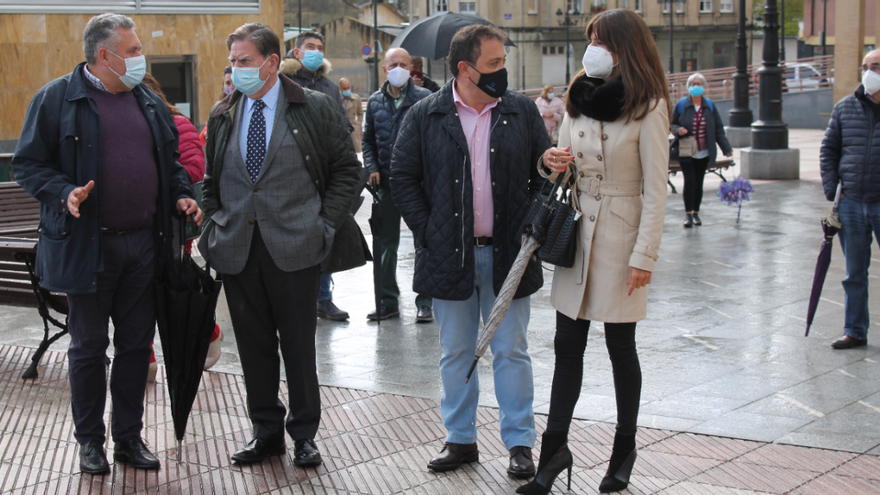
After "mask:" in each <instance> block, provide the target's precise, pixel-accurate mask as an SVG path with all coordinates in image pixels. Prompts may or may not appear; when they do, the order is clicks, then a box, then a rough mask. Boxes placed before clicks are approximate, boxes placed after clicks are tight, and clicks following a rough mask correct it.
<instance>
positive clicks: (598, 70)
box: [581, 45, 617, 79]
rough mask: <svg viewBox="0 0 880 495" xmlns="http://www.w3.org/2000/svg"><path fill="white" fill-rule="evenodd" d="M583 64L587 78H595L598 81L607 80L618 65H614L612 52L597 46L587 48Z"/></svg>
mask: <svg viewBox="0 0 880 495" xmlns="http://www.w3.org/2000/svg"><path fill="white" fill-rule="evenodd" d="M581 63H582V64H584V70H585V71H587V76H588V77H595V78H597V79H605V78H606V77H608V76H610V75H611V72H612V71H614V67H615V66H616V65H617V64H615V63H614V57H612V56H611V52H609V51H608V50H606V49H604V48H601V47H598V46H595V45H590V46H588V47H587V51H586V52H584V58H583V60H581Z"/></svg>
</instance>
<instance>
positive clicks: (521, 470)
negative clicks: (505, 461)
mask: <svg viewBox="0 0 880 495" xmlns="http://www.w3.org/2000/svg"><path fill="white" fill-rule="evenodd" d="M507 474H509V475H511V476H513V477H514V478H518V479H526V478H531V477H532V476H534V475H535V463H534V461H532V449H530V448H528V447H522V446H519V447H514V448H512V449H510V465H509V466H508V467H507Z"/></svg>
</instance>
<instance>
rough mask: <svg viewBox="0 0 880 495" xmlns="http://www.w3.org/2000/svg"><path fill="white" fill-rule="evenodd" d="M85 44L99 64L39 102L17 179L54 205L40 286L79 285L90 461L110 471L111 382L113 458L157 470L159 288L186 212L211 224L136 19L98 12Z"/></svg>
mask: <svg viewBox="0 0 880 495" xmlns="http://www.w3.org/2000/svg"><path fill="white" fill-rule="evenodd" d="M83 51H84V55H85V62H82V63H80V64H79V65H77V66H76V68H75V69H74V70H73V72H71V73H69V74H67V75H64V76H62V77H60V78H58V79H55V80H54V81H52V82H50V83H48V84H46V85H45V86H43V87H42V88H41V89H40V90H39V91H38V92H37V94H36V95H35V96H34V98H33V100H31V104H30V106H29V107H28V110H27V115H26V117H25V121H24V126H23V127H22V131H21V137H20V138H19V140H18V144H17V147H16V150H15V154H14V155H13V158H12V166H13V168H14V170H15V179H16V181H17V182H18V183H19V184H20V185H21V187H22V188H23V189H24V190H25V191H27V192H28V193H29V194H31V195H33V196H34V197H35V198H37V200H39V201H40V249H39V250H38V251H37V260H36V268H35V272H36V276H37V277H38V278H39V279H40V286H41V287H43V288H45V289H46V290H49V291H52V292H61V293H64V294H67V302H68V306H69V314H68V331H69V332H70V346H69V348H68V350H67V360H68V373H69V375H70V409H71V413H72V416H73V425H74V431H73V436H74V438H76V441H77V443H78V444H79V446H80V447H79V465H80V469H81V470H82V471H83V472H84V473H89V474H103V473H107V472H109V471H110V464H109V463H108V462H107V455H106V453H105V452H104V442H105V440H106V426H105V424H104V408H105V403H106V399H107V382H108V378H109V382H110V399H111V401H112V408H113V414H112V420H111V422H110V428H111V433H112V435H113V441H114V447H113V459H114V460H115V461H116V462H124V463H127V464H128V465H129V466H131V467H132V468H135V469H151V470H157V469H159V467H160V466H161V463H160V462H159V459H157V458H156V456H155V455H153V454H152V453H151V452H150V451H149V449H147V446H146V444H145V443H144V440H143V439H142V438H141V432H142V431H143V427H144V422H143V416H144V393H145V391H146V386H147V371H148V369H149V364H150V342H152V341H153V337H154V335H155V329H156V304H155V303H156V301H155V295H154V294H155V293H154V287H153V285H154V282H155V278H156V274H157V273H161V272H162V271H163V270H164V269H165V263H167V262H168V261H169V260H170V259H171V256H172V251H173V248H172V246H171V243H172V241H171V239H172V231H173V229H172V226H171V218H172V216H174V215H195V221H196V223H198V224H201V221H202V212H201V211H200V210H199V208H198V204H196V201H195V200H194V199H193V191H192V188H191V187H190V185H189V181H188V180H187V177H186V175H187V173H186V170H184V168H183V167H181V166H180V164H179V163H178V162H177V158H178V153H177V139H175V137H176V136H174V131H176V129H175V126H174V121H173V120H172V118H171V115H170V114H169V113H168V109H167V107H166V106H165V105H164V104H163V103H162V101H160V100H158V99H157V98H156V97H155V95H154V94H153V93H152V92H151V91H150V90H148V89H147V88H146V87H144V85H142V84H141V81H142V80H143V78H144V75H145V74H146V69H147V63H146V59H145V57H144V55H143V54H142V53H141V42H140V40H139V39H138V36H137V34H136V33H135V23H134V21H133V20H131V18H129V17H126V16H124V15H119V14H102V15H98V16H95V17H92V18H91V19H89V20H88V22H87V23H86V26H85V29H84V31H83ZM74 136H76V139H73V137H74ZM92 191H94V193H95V195H96V196H97V197H96V198H94V199H92V197H91V196H92ZM111 319H112V321H113V327H114V331H113V344H114V358H113V364H112V367H111V369H110V372H109V376H108V372H107V366H106V364H105V360H106V358H107V348H108V347H109V345H110V335H109V323H110V320H111Z"/></svg>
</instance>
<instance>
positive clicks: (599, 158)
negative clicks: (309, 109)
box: [306, 155, 602, 162]
mask: <svg viewBox="0 0 880 495" xmlns="http://www.w3.org/2000/svg"><path fill="white" fill-rule="evenodd" d="M308 159H309V157H306V160H308ZM596 159H597V160H599V161H600V162H601V161H602V155H596Z"/></svg>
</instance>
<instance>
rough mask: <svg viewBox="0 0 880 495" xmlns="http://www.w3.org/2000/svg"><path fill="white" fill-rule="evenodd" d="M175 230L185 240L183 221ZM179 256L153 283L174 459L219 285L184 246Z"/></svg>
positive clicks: (197, 378) (198, 376)
mask: <svg viewBox="0 0 880 495" xmlns="http://www.w3.org/2000/svg"><path fill="white" fill-rule="evenodd" d="M180 227H181V228H180V230H181V232H180V237H179V239H185V235H184V233H183V229H184V228H185V222H180ZM183 242H185V241H181V243H183ZM180 251H181V254H180V257H179V258H177V259H175V260H172V261H169V262H168V264H167V266H166V268H165V272H164V273H162V274H161V277H160V279H159V281H158V282H157V283H156V284H155V289H156V320H157V324H158V327H159V337H160V339H161V340H162V353H163V355H164V359H165V372H166V375H167V378H168V395H169V396H170V398H171V419H172V420H173V422H174V434H175V436H176V437H177V456H178V460H179V459H180V452H181V447H182V441H183V435H184V433H185V432H186V423H187V420H188V418H189V413H190V411H191V410H192V404H193V401H194V400H195V398H196V394H197V393H198V390H199V384H200V382H201V379H202V371H203V368H204V366H205V357H206V356H207V355H208V346H209V345H210V343H211V334H212V333H213V332H214V311H215V310H216V308H217V298H218V297H219V296H220V286H221V282H220V281H219V280H214V278H213V277H211V268H210V263H208V264H207V265H206V266H205V268H202V267H200V266H199V265H198V264H197V263H196V262H195V261H194V260H193V259H192V257H191V256H190V255H189V254H187V253H185V252H183V246H180Z"/></svg>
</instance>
